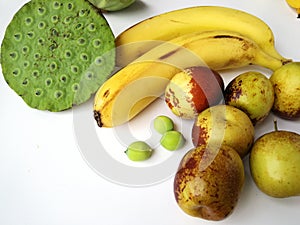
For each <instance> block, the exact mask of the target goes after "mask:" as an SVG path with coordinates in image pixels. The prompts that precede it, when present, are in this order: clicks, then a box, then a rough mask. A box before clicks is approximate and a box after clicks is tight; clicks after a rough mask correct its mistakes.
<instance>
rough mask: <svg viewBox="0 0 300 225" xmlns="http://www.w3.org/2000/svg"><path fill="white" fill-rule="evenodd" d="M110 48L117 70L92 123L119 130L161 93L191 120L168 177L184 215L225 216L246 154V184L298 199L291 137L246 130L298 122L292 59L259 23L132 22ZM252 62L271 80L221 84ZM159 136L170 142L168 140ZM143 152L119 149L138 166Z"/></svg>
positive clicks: (223, 19) (298, 169)
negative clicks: (249, 180)
mask: <svg viewBox="0 0 300 225" xmlns="http://www.w3.org/2000/svg"><path fill="white" fill-rule="evenodd" d="M158 26H159V27H160V29H156V27H158ZM116 45H117V65H118V66H119V67H121V69H120V70H119V71H118V72H116V73H115V74H114V75H113V76H112V77H111V78H110V79H109V80H107V81H106V82H105V83H104V84H103V85H102V86H101V87H100V89H99V90H98V91H97V93H96V96H95V100H94V117H95V119H96V121H97V123H98V125H99V126H100V127H114V126H118V125H121V124H123V123H126V122H128V121H130V120H131V119H132V118H134V117H135V116H136V115H137V114H138V113H140V112H142V111H143V110H144V109H145V108H146V107H147V106H148V105H149V104H151V103H152V102H153V101H154V100H155V99H156V98H158V97H160V96H161V95H163V96H164V99H165V103H166V104H167V105H168V107H169V108H170V110H171V111H172V112H173V113H174V114H175V115H176V116H179V117H181V118H182V119H192V120H194V125H193V128H192V134H191V137H190V139H191V140H192V142H193V144H194V146H195V147H194V148H193V149H191V150H190V151H188V152H187V153H186V155H185V156H184V157H183V159H182V160H181V162H180V165H179V167H178V171H177V172H176V175H175V178H174V195H175V198H176V201H177V203H178V205H179V207H180V208H181V209H182V210H183V211H184V212H186V213H187V214H189V215H191V216H195V217H200V218H203V219H207V220H222V219H224V218H226V217H227V216H228V215H230V214H231V213H232V211H233V210H234V208H235V206H236V204H237V202H238V199H239V195H240V193H241V190H242V188H243V185H244V179H245V174H244V165H243V159H244V158H245V156H246V155H248V154H249V153H250V156H249V159H250V169H251V173H252V176H253V179H254V181H255V183H256V184H257V186H258V187H259V188H260V189H261V190H262V191H263V192H264V193H266V194H268V195H270V196H274V197H288V196H295V195H299V194H300V183H299V178H300V177H299V176H300V135H299V134H296V133H293V132H292V131H280V130H277V128H276V129H275V130H274V131H273V132H271V133H268V134H265V135H263V136H262V137H260V138H258V139H257V140H256V141H254V134H255V125H256V124H259V123H261V122H262V121H264V120H265V118H267V116H268V115H269V113H270V112H271V111H273V112H274V113H276V114H277V115H278V116H280V117H282V118H285V119H298V118H299V117H300V101H299V99H300V63H299V62H292V60H289V59H286V58H284V57H282V56H281V55H280V54H279V53H278V52H277V51H276V49H275V47H274V37H273V34H272V31H271V29H270V27H268V26H267V25H266V24H265V23H264V22H263V21H262V20H260V19H259V18H257V17H255V16H253V15H250V14H248V13H245V12H242V11H239V10H235V9H231V8H224V7H216V6H199V7H192V8H185V9H181V10H176V11H171V12H167V13H164V14H161V15H157V16H154V17H152V18H150V19H146V20H144V21H141V22H139V23H138V24H136V25H134V26H132V27H130V28H129V29H127V30H125V31H124V32H122V33H121V34H120V35H119V36H118V37H116ZM252 64H255V65H258V66H261V67H264V68H268V69H270V70H271V71H272V75H271V77H270V78H268V77H267V76H266V75H265V74H262V73H261V72H257V71H248V72H245V73H242V74H240V75H238V76H236V77H235V78H234V79H233V80H232V81H230V83H229V84H228V85H227V86H226V87H225V86H224V81H223V79H222V76H221V75H220V73H221V71H222V70H225V69H226V70H228V69H232V68H239V67H243V66H246V65H252ZM154 122H157V121H156V119H155V120H154ZM157 123H158V122H157ZM167 124H171V123H167ZM161 126H163V127H166V122H165V121H160V123H159V127H161ZM164 132H165V131H164ZM168 139H169V140H167V143H168V144H170V143H172V141H174V143H175V144H174V145H176V144H177V142H178V138H175V135H174V136H173V135H170V137H168ZM164 141H166V140H164ZM150 152H152V149H151V148H150V146H149V145H147V144H146V143H144V142H138V145H137V143H133V144H132V145H130V146H129V147H128V149H127V150H126V153H127V154H128V153H130V154H128V157H129V158H131V159H132V158H134V159H138V160H146V159H148V158H149V157H151V154H150ZM141 155H144V157H142V156H141ZM134 156H136V157H134ZM138 160H136V161H138Z"/></svg>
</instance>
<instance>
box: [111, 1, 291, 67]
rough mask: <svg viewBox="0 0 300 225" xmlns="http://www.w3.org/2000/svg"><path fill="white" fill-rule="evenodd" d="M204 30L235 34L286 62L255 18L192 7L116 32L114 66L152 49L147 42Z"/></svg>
mask: <svg viewBox="0 0 300 225" xmlns="http://www.w3.org/2000/svg"><path fill="white" fill-rule="evenodd" d="M207 30H230V31H234V32H238V33H240V34H242V35H243V36H245V37H248V38H250V39H253V40H254V41H255V42H256V43H257V44H258V45H259V46H260V47H261V48H262V49H263V50H264V51H265V52H266V53H268V54H269V55H271V56H273V57H275V58H278V59H280V60H282V61H283V62H284V61H289V60H287V59H285V58H284V57H283V56H281V55H280V54H279V53H278V52H277V50H276V49H275V47H274V35H273V33H272V30H271V29H270V27H269V26H268V25H267V24H266V23H265V22H264V21H262V20H261V19H259V18H258V17H256V16H254V15H251V14H249V13H246V12H243V11H240V10H237V9H232V8H227V7H220V6H196V7H190V8H184V9H179V10H175V11H170V12H167V13H163V14H160V15H157V16H154V17H152V18H149V19H146V20H143V21H141V22H139V23H137V24H136V25H134V26H132V27H130V28H128V29H127V30H125V31H123V32H122V33H120V34H119V35H118V36H117V37H116V46H117V47H118V48H117V65H118V66H125V65H127V64H128V63H130V62H132V61H133V60H135V59H136V58H138V57H139V56H141V55H142V54H144V53H145V52H147V51H148V50H150V49H151V48H153V47H154V46H155V42H145V41H147V40H152V41H153V40H161V41H167V40H170V39H173V38H175V37H178V36H181V35H183V34H186V33H190V32H198V31H207ZM127 44H130V45H127Z"/></svg>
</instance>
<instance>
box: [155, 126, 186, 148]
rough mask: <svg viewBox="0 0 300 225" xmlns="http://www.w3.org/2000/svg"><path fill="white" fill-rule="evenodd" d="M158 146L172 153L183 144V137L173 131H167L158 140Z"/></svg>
mask: <svg viewBox="0 0 300 225" xmlns="http://www.w3.org/2000/svg"><path fill="white" fill-rule="evenodd" d="M160 144H161V145H162V146H163V147H164V148H165V149H167V150H170V151H174V150H177V149H179V148H181V147H182V146H183V145H184V144H185V138H184V137H183V135H182V134H181V133H180V132H178V131H175V130H171V131H167V132H166V133H164V135H163V136H162V138H161V139H160Z"/></svg>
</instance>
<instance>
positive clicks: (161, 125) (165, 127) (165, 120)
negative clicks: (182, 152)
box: [153, 116, 174, 134]
mask: <svg viewBox="0 0 300 225" xmlns="http://www.w3.org/2000/svg"><path fill="white" fill-rule="evenodd" d="M153 125H154V129H155V130H156V131H157V132H158V133H160V134H164V133H166V132H167V131H170V130H173V129H174V123H173V121H172V120H171V119H170V118H169V117H167V116H158V117H156V118H155V119H154V122H153Z"/></svg>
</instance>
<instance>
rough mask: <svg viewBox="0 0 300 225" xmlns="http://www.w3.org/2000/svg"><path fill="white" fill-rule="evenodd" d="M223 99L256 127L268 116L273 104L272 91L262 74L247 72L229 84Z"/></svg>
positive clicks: (270, 84)
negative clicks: (240, 111) (243, 114)
mask: <svg viewBox="0 0 300 225" xmlns="http://www.w3.org/2000/svg"><path fill="white" fill-rule="evenodd" d="M224 98H225V103H226V104H228V105H231V106H234V107H237V108H239V109H240V110H242V111H244V112H245V113H246V114H247V115H248V116H249V117H250V119H251V121H252V123H253V125H256V124H257V123H260V122H262V121H263V120H264V119H265V118H266V117H267V116H268V115H269V113H270V111H271V109H272V106H273V103H274V89H273V86H272V83H271V81H270V80H269V78H267V77H266V76H265V75H264V74H262V73H260V72H256V71H249V72H245V73H242V74H240V75H238V76H236V77H235V78H234V79H233V80H232V81H230V82H229V84H228V85H227V86H226V88H225V93H224Z"/></svg>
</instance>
